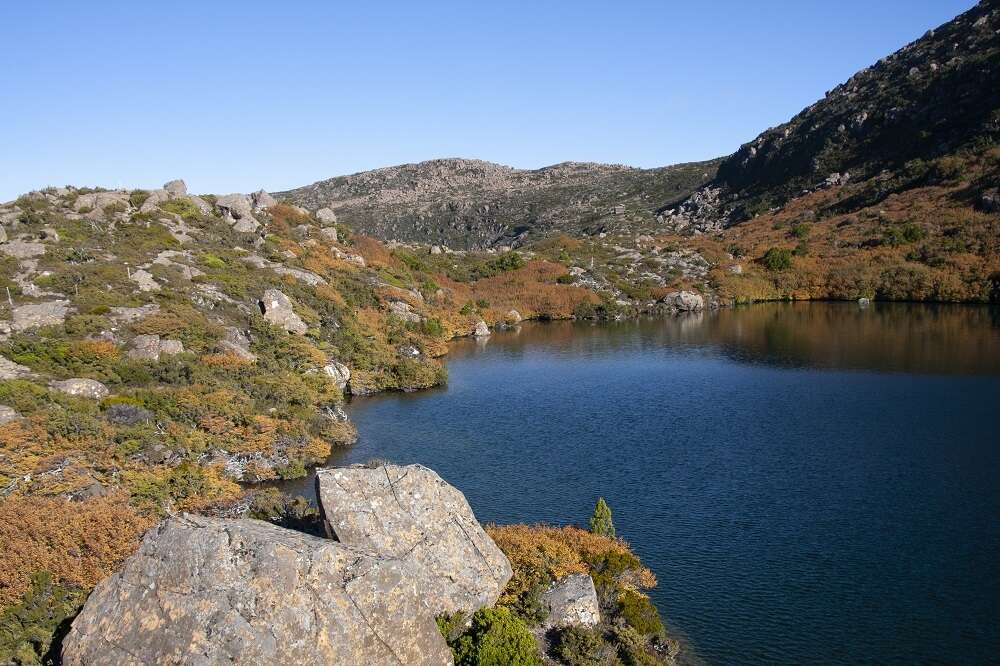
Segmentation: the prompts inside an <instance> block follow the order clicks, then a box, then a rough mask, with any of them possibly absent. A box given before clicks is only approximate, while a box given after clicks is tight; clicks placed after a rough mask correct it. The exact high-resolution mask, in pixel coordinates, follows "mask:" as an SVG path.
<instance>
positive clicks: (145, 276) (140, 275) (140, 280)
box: [129, 268, 160, 291]
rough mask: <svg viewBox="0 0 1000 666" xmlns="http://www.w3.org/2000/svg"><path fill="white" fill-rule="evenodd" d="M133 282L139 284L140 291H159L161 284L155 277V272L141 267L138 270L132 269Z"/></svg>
mask: <svg viewBox="0 0 1000 666" xmlns="http://www.w3.org/2000/svg"><path fill="white" fill-rule="evenodd" d="M129 279H130V280H132V282H135V283H136V284H137V285H139V291H159V290H160V285H159V284H158V283H157V282H156V280H155V279H153V274H152V273H150V272H149V271H147V270H144V269H142V268H140V269H139V270H137V271H132V274H131V275H130V277H129Z"/></svg>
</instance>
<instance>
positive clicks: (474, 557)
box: [316, 465, 511, 615]
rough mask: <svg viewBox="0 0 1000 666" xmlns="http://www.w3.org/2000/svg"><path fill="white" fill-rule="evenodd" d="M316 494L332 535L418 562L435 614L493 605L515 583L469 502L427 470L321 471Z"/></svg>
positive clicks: (421, 586) (421, 584)
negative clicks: (511, 582)
mask: <svg viewBox="0 0 1000 666" xmlns="http://www.w3.org/2000/svg"><path fill="white" fill-rule="evenodd" d="M316 488H317V493H316V494H317V497H318V499H319V503H320V506H321V508H322V513H323V517H324V520H325V521H326V525H327V528H328V530H329V532H330V534H331V536H335V537H336V538H337V540H338V541H340V542H341V543H345V544H348V545H350V546H353V547H356V548H359V549H361V550H364V551H366V552H372V553H380V554H383V555H385V556H387V557H396V558H400V559H402V560H404V561H406V562H409V563H412V564H413V565H414V569H415V570H416V571H417V575H418V576H419V580H418V581H417V586H418V588H417V589H418V590H419V593H420V595H421V596H422V597H423V598H424V599H425V600H426V603H427V605H428V606H429V608H430V609H431V611H432V612H433V613H435V614H437V613H441V612H448V613H453V612H455V611H459V610H461V611H463V612H465V613H466V615H471V614H472V613H474V612H475V611H476V610H478V609H480V608H483V607H484V606H491V605H493V604H494V603H496V600H497V598H498V597H499V596H500V592H501V591H502V590H503V588H504V586H505V585H506V584H507V581H508V580H510V577H511V568H510V562H508V561H507V558H506V557H505V556H504V554H503V553H502V552H501V551H500V549H499V548H497V545H496V544H495V543H493V540H492V539H490V537H489V536H488V535H487V534H486V532H485V531H483V528H482V526H480V524H479V522H478V521H476V517H475V516H474V515H473V513H472V509H471V508H470V507H469V503H468V502H467V501H466V499H465V496H464V495H463V494H462V493H461V492H459V491H458V490H457V489H456V488H454V487H453V486H450V485H449V484H447V483H445V481H444V480H443V479H442V478H441V477H440V476H438V475H437V474H436V473H434V471H432V470H430V469H427V468H426V467H423V466H422V465H408V466H406V467H400V466H397V465H386V466H381V467H375V468H370V467H362V466H354V467H344V468H337V469H326V470H319V471H318V472H317V474H316Z"/></svg>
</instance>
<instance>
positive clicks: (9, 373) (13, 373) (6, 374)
mask: <svg viewBox="0 0 1000 666" xmlns="http://www.w3.org/2000/svg"><path fill="white" fill-rule="evenodd" d="M31 374H32V373H31V368H28V367H25V366H23V365H21V364H20V363H14V361H12V360H10V359H9V358H7V357H5V356H0V379H21V378H22V377H30V376H31Z"/></svg>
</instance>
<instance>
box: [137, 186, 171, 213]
mask: <svg viewBox="0 0 1000 666" xmlns="http://www.w3.org/2000/svg"><path fill="white" fill-rule="evenodd" d="M169 200H170V193H169V192H167V191H166V190H152V191H150V193H149V196H148V197H146V200H145V201H143V202H142V205H141V206H139V212H140V213H152V212H155V211H157V210H159V208H160V204H161V203H166V202H167V201H169Z"/></svg>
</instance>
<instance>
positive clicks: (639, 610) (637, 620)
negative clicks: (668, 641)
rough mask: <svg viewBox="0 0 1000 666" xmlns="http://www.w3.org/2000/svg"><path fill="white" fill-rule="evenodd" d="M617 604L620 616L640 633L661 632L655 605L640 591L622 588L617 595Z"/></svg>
mask: <svg viewBox="0 0 1000 666" xmlns="http://www.w3.org/2000/svg"><path fill="white" fill-rule="evenodd" d="M618 604H619V612H620V613H621V616H622V618H624V620H625V622H626V623H628V625H629V626H630V627H632V628H633V629H635V630H636V631H637V632H639V633H640V634H643V635H650V634H656V635H658V634H662V633H663V622H662V621H661V620H660V614H659V613H658V612H657V610H656V606H654V605H653V602H652V601H650V600H649V597H647V596H646V595H645V594H643V593H642V592H637V591H635V590H624V591H622V593H621V594H620V595H619V596H618Z"/></svg>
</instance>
